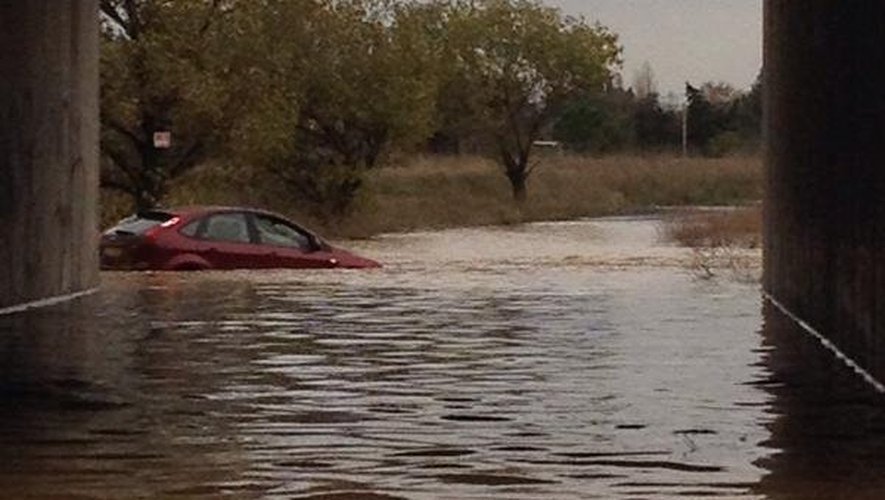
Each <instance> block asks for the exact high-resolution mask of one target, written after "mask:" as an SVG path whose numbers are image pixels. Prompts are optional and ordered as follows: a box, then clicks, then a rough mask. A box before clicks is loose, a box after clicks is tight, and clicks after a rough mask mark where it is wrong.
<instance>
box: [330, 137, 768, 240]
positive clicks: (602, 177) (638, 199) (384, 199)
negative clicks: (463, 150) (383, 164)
mask: <svg viewBox="0 0 885 500" xmlns="http://www.w3.org/2000/svg"><path fill="white" fill-rule="evenodd" d="M761 170H762V168H761V162H760V160H759V159H757V158H755V157H745V158H728V159H692V158H689V159H684V158H677V157H669V156H647V157H639V156H621V157H607V158H589V157H580V156H569V155H556V156H550V157H545V158H542V159H541V163H540V164H539V165H538V168H537V169H536V170H535V173H534V175H533V176H532V177H531V178H530V179H529V186H528V192H529V197H528V200H527V202H526V204H525V205H524V206H522V207H517V206H516V205H515V204H514V202H513V200H512V196H511V192H510V186H509V184H508V182H507V179H506V178H505V176H504V175H503V173H502V171H501V167H500V166H498V165H497V164H495V163H493V162H491V161H489V160H487V159H483V158H476V157H447V158H440V157H429V158H417V159H414V160H412V161H410V162H408V163H407V164H405V165H403V166H400V167H395V168H386V169H383V170H381V171H379V172H377V173H376V175H375V176H373V177H372V178H371V180H370V181H369V184H368V186H367V190H366V195H367V196H366V198H365V199H364V200H363V204H362V205H361V206H360V207H359V209H358V210H357V211H356V213H355V215H354V216H353V217H352V218H351V220H350V221H348V223H347V225H346V227H345V232H346V233H347V234H351V235H353V234H360V233H364V234H374V233H377V232H382V231H399V230H406V229H415V228H427V227H452V226H466V225H484V224H506V223H514V222H524V221H536V220H562V219H572V218H577V217H590V216H602V215H614V214H625V213H638V212H647V211H651V210H654V209H656V208H658V207H662V206H688V205H690V206H722V205H736V204H745V203H748V202H753V201H756V200H758V199H760V198H761V197H762V182H761Z"/></svg>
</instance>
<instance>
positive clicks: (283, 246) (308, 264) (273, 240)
mask: <svg viewBox="0 0 885 500" xmlns="http://www.w3.org/2000/svg"><path fill="white" fill-rule="evenodd" d="M252 222H253V224H254V227H255V234H256V236H257V237H258V243H259V244H260V246H261V247H262V248H263V252H264V253H265V255H266V258H267V259H268V260H269V261H272V262H273V263H274V267H284V268H298V269H318V268H331V267H336V266H337V265H338V261H337V260H335V259H334V258H333V257H332V255H331V254H330V253H329V252H327V251H324V250H323V249H321V248H319V245H317V242H316V239H315V238H314V237H313V236H312V235H311V234H310V233H308V232H307V231H305V230H303V229H301V228H299V227H297V226H295V225H294V224H292V223H290V222H288V221H285V220H283V219H280V218H277V217H273V216H270V215H266V214H252Z"/></svg>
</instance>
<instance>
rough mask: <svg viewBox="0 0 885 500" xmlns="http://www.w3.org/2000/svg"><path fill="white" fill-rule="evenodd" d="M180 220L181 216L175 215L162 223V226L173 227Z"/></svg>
mask: <svg viewBox="0 0 885 500" xmlns="http://www.w3.org/2000/svg"><path fill="white" fill-rule="evenodd" d="M179 222H181V217H173V218H171V219H169V220H167V221H166V222H164V223H162V224H160V227H163V228H166V227H172V226H174V225H176V224H178V223H179Z"/></svg>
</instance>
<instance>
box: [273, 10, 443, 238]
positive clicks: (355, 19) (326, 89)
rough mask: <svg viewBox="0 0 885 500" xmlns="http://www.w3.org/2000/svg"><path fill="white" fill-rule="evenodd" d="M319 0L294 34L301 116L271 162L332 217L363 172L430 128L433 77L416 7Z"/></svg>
mask: <svg viewBox="0 0 885 500" xmlns="http://www.w3.org/2000/svg"><path fill="white" fill-rule="evenodd" d="M317 5H319V6H320V7H319V8H318V9H316V11H314V12H313V13H312V17H311V19H310V23H309V26H308V36H307V37H306V41H305V42H302V41H300V40H299V41H297V43H298V47H300V49H301V50H302V51H303V52H302V54H301V56H300V57H301V63H300V64H299V65H296V66H295V67H294V68H293V69H294V71H296V72H297V73H298V77H299V78H301V79H303V82H304V87H303V95H302V96H301V102H300V106H299V108H300V109H299V110H298V112H297V120H295V122H294V126H293V127H292V129H290V130H289V133H288V141H287V144H286V147H285V149H284V150H283V151H281V153H280V154H278V155H276V156H275V157H273V158H270V159H269V161H268V165H269V168H270V169H271V171H272V172H274V173H275V174H276V175H277V176H278V177H279V178H280V179H282V180H283V182H285V183H286V185H287V186H288V187H289V188H290V189H291V190H292V191H293V192H294V193H295V194H297V195H298V197H299V199H300V200H301V202H302V203H301V204H302V205H303V206H304V207H305V208H306V209H308V210H310V211H312V212H313V213H314V215H315V216H317V217H319V218H321V219H324V220H326V221H328V220H330V219H337V218H340V217H343V216H344V215H346V214H347V212H348V210H349V209H350V207H351V206H352V204H353V201H354V199H355V197H356V196H357V194H358V192H359V190H360V188H361V187H362V184H363V180H364V175H365V173H366V172H367V171H369V170H371V169H372V168H374V167H375V166H376V165H377V164H378V163H379V161H380V159H381V158H382V157H383V156H384V155H385V153H387V152H388V150H389V148H390V147H392V146H393V145H396V146H399V147H408V146H410V145H411V144H414V143H418V142H420V141H422V140H424V139H425V138H426V137H427V136H428V135H429V134H430V131H431V129H432V119H433V111H434V104H435V100H434V99H435V96H436V82H437V78H436V72H435V71H436V66H435V58H433V57H430V55H429V52H428V51H429V50H430V47H429V45H428V43H427V39H426V37H425V36H424V35H423V33H422V31H421V26H420V25H416V24H415V23H413V22H409V19H410V17H411V16H415V15H418V11H413V10H411V9H410V8H408V6H397V5H393V4H390V3H389V2H384V1H381V0H346V1H340V0H339V1H332V0H327V1H323V2H317ZM293 42H294V41H284V42H283V43H293ZM293 76H294V75H293Z"/></svg>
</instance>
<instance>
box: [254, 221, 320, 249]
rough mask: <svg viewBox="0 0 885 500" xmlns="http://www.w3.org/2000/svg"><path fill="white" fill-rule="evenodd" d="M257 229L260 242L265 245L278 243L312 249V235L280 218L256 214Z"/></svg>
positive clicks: (279, 244)
mask: <svg viewBox="0 0 885 500" xmlns="http://www.w3.org/2000/svg"><path fill="white" fill-rule="evenodd" d="M254 221H255V229H256V230H257V231H258V238H259V239H260V242H261V243H262V244H265V245H277V246H284V247H292V248H298V249H301V250H304V251H306V252H307V251H310V250H311V249H312V245H311V242H310V237H309V236H308V235H307V234H305V233H303V232H301V231H299V230H298V229H296V228H294V227H292V226H291V225H290V224H287V223H285V222H283V221H281V220H279V219H274V218H272V217H266V216H263V215H255V216H254Z"/></svg>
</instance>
